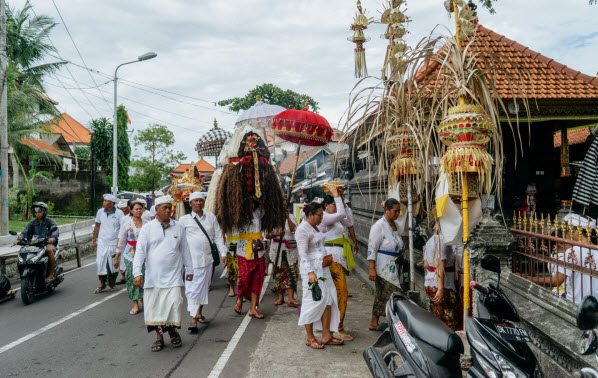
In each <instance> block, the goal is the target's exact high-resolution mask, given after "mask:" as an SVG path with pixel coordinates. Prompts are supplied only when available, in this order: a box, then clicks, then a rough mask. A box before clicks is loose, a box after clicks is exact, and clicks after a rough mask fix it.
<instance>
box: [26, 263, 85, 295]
mask: <svg viewBox="0 0 598 378" xmlns="http://www.w3.org/2000/svg"><path fill="white" fill-rule="evenodd" d="M95 264H96V263H94V262H92V263H89V264H87V265H83V266H81V267H79V268H75V269H71V270H69V271H68V272H64V274H69V273H73V272H74V271H76V270H79V269H83V268H87V267H88V266H92V265H95ZM19 290H21V288H20V287H18V288H16V289H15V291H19Z"/></svg>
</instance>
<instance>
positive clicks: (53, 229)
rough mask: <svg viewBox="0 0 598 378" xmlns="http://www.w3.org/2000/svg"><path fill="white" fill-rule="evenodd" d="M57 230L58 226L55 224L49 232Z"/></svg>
mask: <svg viewBox="0 0 598 378" xmlns="http://www.w3.org/2000/svg"><path fill="white" fill-rule="evenodd" d="M56 230H58V227H57V226H54V227H52V228H51V229H50V231H49V233H50V234H51V233H53V232H55V231H56Z"/></svg>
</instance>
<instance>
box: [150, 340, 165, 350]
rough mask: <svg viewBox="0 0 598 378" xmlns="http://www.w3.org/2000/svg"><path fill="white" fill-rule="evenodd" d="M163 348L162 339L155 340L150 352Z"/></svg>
mask: <svg viewBox="0 0 598 378" xmlns="http://www.w3.org/2000/svg"><path fill="white" fill-rule="evenodd" d="M162 349H164V340H156V342H155V343H154V344H153V345H152V352H159V351H161V350H162Z"/></svg>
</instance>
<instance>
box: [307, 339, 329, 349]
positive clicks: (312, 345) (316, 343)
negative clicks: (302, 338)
mask: <svg viewBox="0 0 598 378" xmlns="http://www.w3.org/2000/svg"><path fill="white" fill-rule="evenodd" d="M305 345H307V346H308V347H310V348H313V349H324V344H322V343H320V342H319V341H318V340H316V339H313V340H312V341H306V342H305Z"/></svg>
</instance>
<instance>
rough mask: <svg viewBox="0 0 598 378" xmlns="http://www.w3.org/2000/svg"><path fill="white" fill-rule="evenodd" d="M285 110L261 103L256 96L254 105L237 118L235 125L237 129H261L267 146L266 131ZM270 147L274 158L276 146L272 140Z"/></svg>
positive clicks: (277, 106)
mask: <svg viewBox="0 0 598 378" xmlns="http://www.w3.org/2000/svg"><path fill="white" fill-rule="evenodd" d="M285 110H286V109H285V108H283V107H282V106H279V105H272V104H266V103H264V102H262V99H261V98H260V96H257V101H256V103H255V104H254V105H253V106H252V107H251V108H249V109H247V110H245V111H244V112H243V114H241V115H240V116H239V118H238V119H237V122H235V125H236V126H237V127H241V126H245V125H249V126H251V127H253V128H255V129H262V130H263V131H264V140H265V141H266V145H267V144H268V136H267V135H266V131H267V130H268V129H269V128H271V127H272V119H274V116H276V115H278V114H280V113H282V112H283V111H285ZM273 138H274V137H273ZM272 145H273V146H274V156H276V144H275V141H274V140H273V141H272ZM273 160H274V159H273Z"/></svg>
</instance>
